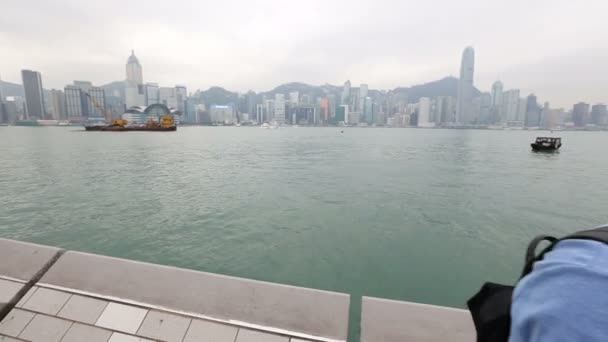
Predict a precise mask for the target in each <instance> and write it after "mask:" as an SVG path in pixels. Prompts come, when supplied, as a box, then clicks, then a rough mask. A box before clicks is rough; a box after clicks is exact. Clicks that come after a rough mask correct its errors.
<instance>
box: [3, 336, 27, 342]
mask: <svg viewBox="0 0 608 342" xmlns="http://www.w3.org/2000/svg"><path fill="white" fill-rule="evenodd" d="M22 341H23V340H18V339H16V338H12V337H8V336H0V342H22Z"/></svg>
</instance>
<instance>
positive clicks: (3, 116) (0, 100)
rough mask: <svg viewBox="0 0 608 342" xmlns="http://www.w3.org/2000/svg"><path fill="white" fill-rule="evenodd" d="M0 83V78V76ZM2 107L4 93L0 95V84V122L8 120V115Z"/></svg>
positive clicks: (0, 88)
mask: <svg viewBox="0 0 608 342" xmlns="http://www.w3.org/2000/svg"><path fill="white" fill-rule="evenodd" d="M0 84H2V78H0ZM4 107H5V106H4V95H2V86H1V85H0V123H7V122H8V115H7V113H6V109H5V108H4Z"/></svg>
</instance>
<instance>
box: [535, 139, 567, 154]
mask: <svg viewBox="0 0 608 342" xmlns="http://www.w3.org/2000/svg"><path fill="white" fill-rule="evenodd" d="M530 146H532V150H534V151H557V150H559V148H560V147H562V138H553V137H537V138H536V141H535V142H533V143H531V144H530Z"/></svg>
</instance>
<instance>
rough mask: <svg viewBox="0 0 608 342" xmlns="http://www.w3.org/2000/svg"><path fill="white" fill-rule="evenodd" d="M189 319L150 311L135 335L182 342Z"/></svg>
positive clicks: (169, 341) (170, 341)
mask: <svg viewBox="0 0 608 342" xmlns="http://www.w3.org/2000/svg"><path fill="white" fill-rule="evenodd" d="M190 321H191V319H189V318H185V317H181V316H176V315H171V314H168V313H165V312H159V311H150V312H148V315H147V316H146V319H144V322H143V323H142V324H141V327H139V330H138V331H137V335H141V336H144V337H149V338H154V339H157V340H163V341H167V342H182V339H183V338H184V335H185V334H186V330H188V326H189V325H190Z"/></svg>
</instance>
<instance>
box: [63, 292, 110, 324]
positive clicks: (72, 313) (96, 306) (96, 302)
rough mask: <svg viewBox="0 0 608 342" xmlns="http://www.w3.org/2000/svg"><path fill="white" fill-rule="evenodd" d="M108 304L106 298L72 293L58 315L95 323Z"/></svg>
mask: <svg viewBox="0 0 608 342" xmlns="http://www.w3.org/2000/svg"><path fill="white" fill-rule="evenodd" d="M107 305H108V302H106V301H105V300H100V299H95V298H90V297H84V296H79V295H72V297H70V299H69V300H68V302H67V303H65V305H64V306H63V308H62V309H61V311H59V313H58V314H57V316H58V317H63V318H67V319H71V320H73V321H78V322H83V323H88V324H95V322H97V319H98V318H99V316H101V313H102V312H103V309H105V308H106V306H107Z"/></svg>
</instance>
